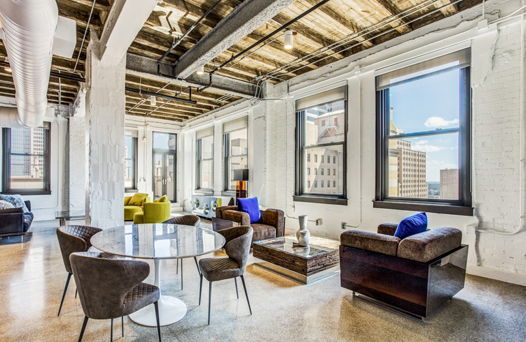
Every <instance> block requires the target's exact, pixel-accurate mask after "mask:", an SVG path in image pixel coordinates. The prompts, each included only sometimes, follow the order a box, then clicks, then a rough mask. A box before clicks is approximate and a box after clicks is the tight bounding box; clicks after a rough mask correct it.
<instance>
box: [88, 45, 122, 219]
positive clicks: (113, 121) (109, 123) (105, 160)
mask: <svg viewBox="0 0 526 342" xmlns="http://www.w3.org/2000/svg"><path fill="white" fill-rule="evenodd" d="M97 56H98V54H97V51H96V48H94V44H93V41H92V42H90V45H89V51H88V61H89V62H88V68H89V69H88V76H89V78H88V80H89V82H88V92H87V96H86V98H87V104H88V107H87V118H88V121H87V123H88V127H87V134H88V137H89V155H88V156H87V157H88V160H89V175H88V188H89V192H88V195H87V197H86V209H87V212H86V216H87V221H88V222H90V224H91V225H93V226H95V227H100V228H109V227H115V226H120V225H122V224H123V223H124V210H123V203H124V191H123V190H124V116H125V93H124V87H125V76H126V59H125V58H122V59H121V60H120V62H119V63H117V64H115V63H114V62H112V61H111V59H109V60H110V62H106V61H100V60H99V59H98V58H97Z"/></svg>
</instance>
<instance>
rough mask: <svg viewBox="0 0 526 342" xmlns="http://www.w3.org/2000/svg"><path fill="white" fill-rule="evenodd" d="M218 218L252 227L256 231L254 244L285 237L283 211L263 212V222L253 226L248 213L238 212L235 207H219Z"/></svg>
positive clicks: (253, 238)
mask: <svg viewBox="0 0 526 342" xmlns="http://www.w3.org/2000/svg"><path fill="white" fill-rule="evenodd" d="M216 217H217V218H221V219H224V220H230V221H234V222H237V223H238V224H239V225H240V226H250V227H252V229H253V230H254V234H253V236H252V242H254V241H260V240H266V239H272V238H275V237H279V236H284V235H285V214H284V213H283V211H282V210H278V209H266V210H261V220H260V221H259V222H257V223H252V224H251V223H250V216H249V215H248V213H245V212H242V211H238V210H237V206H235V205H232V206H224V207H218V208H217V209H216Z"/></svg>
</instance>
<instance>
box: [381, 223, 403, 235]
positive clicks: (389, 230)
mask: <svg viewBox="0 0 526 342" xmlns="http://www.w3.org/2000/svg"><path fill="white" fill-rule="evenodd" d="M397 227H398V225H397V224H396V223H382V224H380V225H379V226H378V228H377V230H376V232H377V233H378V234H384V235H391V236H394V233H395V232H396V228H397Z"/></svg>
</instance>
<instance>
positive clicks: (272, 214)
mask: <svg viewBox="0 0 526 342" xmlns="http://www.w3.org/2000/svg"><path fill="white" fill-rule="evenodd" d="M261 223H263V224H266V225H269V226H272V227H275V228H276V237H278V236H284V235H285V213H284V212H283V210H279V209H266V210H262V211H261Z"/></svg>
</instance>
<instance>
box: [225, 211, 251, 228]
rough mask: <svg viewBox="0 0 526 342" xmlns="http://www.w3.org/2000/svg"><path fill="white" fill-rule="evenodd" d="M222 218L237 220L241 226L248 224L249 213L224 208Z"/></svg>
mask: <svg viewBox="0 0 526 342" xmlns="http://www.w3.org/2000/svg"><path fill="white" fill-rule="evenodd" d="M222 218H223V219H224V220H230V221H234V222H237V223H239V224H240V225H242V226H250V215H249V214H248V213H245V212H242V211H237V210H224V211H223V217H222Z"/></svg>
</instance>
